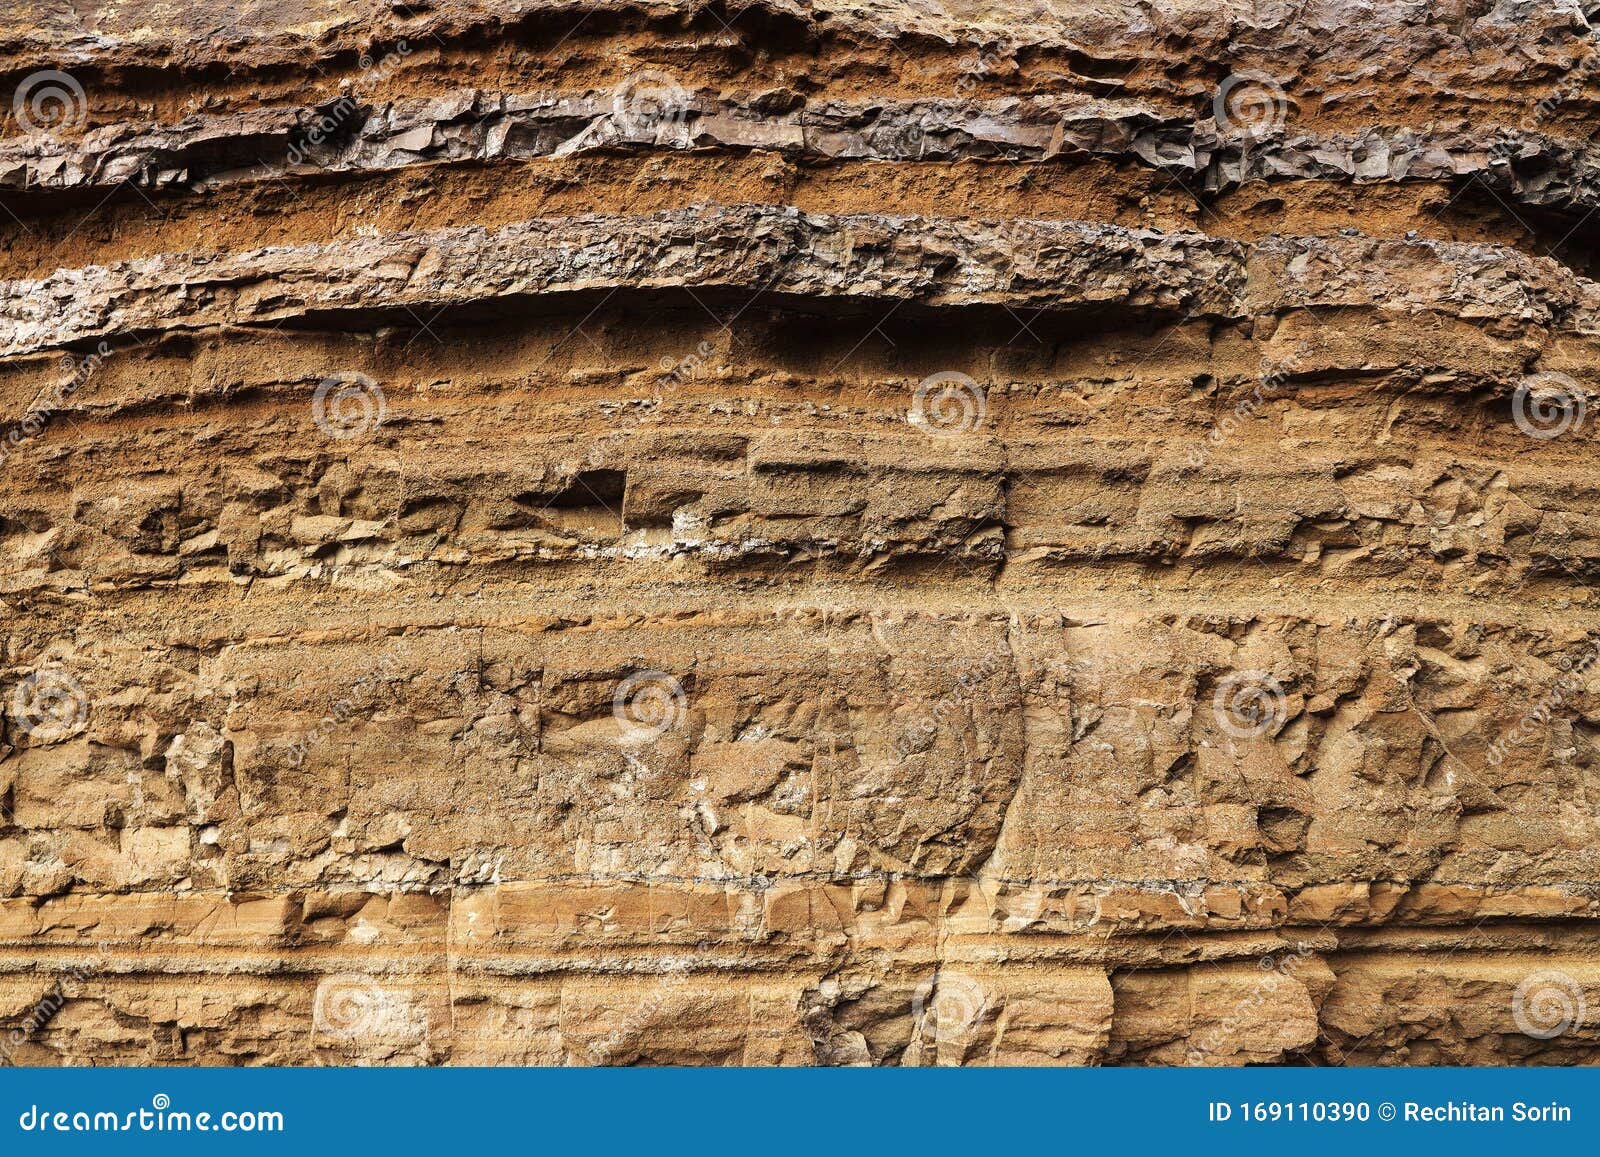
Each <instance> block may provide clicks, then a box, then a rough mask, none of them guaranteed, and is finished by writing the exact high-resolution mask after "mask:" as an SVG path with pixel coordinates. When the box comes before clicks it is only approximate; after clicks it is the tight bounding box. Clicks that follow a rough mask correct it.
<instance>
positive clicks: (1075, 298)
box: [0, 206, 1600, 356]
mask: <svg viewBox="0 0 1600 1157" xmlns="http://www.w3.org/2000/svg"><path fill="white" fill-rule="evenodd" d="M686 288H687V289H688V290H690V291H706V292H711V291H720V292H734V293H738V294H756V295H759V294H769V295H776V296H778V297H785V296H787V297H796V298H805V299H808V300H809V301H810V302H811V303H812V304H811V305H810V307H809V308H812V309H825V308H826V306H824V305H823V304H822V303H825V302H830V301H831V302H833V303H836V305H842V304H847V303H849V302H852V301H854V302H860V301H862V300H872V299H878V300H883V301H889V302H898V303H902V304H906V303H917V304H920V305H923V306H927V307H939V308H945V307H985V306H988V307H1005V308H1011V309H1015V308H1019V307H1021V308H1028V309H1033V310H1083V309H1097V308H1106V307H1113V306H1114V307H1115V308H1117V309H1118V310H1121V311H1132V312H1135V313H1152V314H1167V315H1178V316H1201V317H1208V318H1216V319H1236V320H1242V319H1245V318H1249V317H1253V316H1261V315H1265V314H1274V313H1279V312H1283V311H1289V310H1305V309H1313V308H1318V307H1335V308H1341V309H1348V308H1368V309H1378V310H1384V311H1397V312H1401V313H1415V312H1418V311H1431V312H1436V313H1442V314H1445V315H1448V316H1453V317H1458V318H1461V319H1463V320H1465V321H1468V322H1470V323H1473V324H1475V325H1481V326H1483V327H1485V328H1487V329H1490V330H1492V331H1494V332H1496V333H1498V334H1501V335H1503V336H1506V337H1512V336H1515V335H1517V334H1524V335H1527V334H1532V336H1533V338H1534V339H1535V340H1536V341H1539V342H1542V341H1543V340H1544V339H1545V338H1546V337H1547V336H1548V335H1549V333H1551V332H1552V331H1556V330H1566V331H1570V332H1575V333H1578V332H1584V331H1586V329H1588V328H1592V325H1593V319H1594V318H1595V317H1597V316H1600V287H1597V286H1596V285H1595V284H1594V283H1593V282H1590V281H1587V280H1585V279H1583V278H1579V277H1576V276H1574V275H1573V274H1571V273H1570V272H1569V271H1568V270H1566V269H1565V268H1564V267H1563V266H1562V265H1560V264H1559V263H1558V262H1556V261H1553V260H1551V259H1548V258H1533V257H1528V256H1526V255H1524V254H1521V253H1519V252H1516V251H1514V250H1508V249H1505V248H1503V247H1500V246H1492V245H1473V244H1465V243H1452V242H1435V241H1421V240H1417V241H1373V240H1370V239H1367V238H1363V237H1359V236H1348V237H1347V236H1339V237H1301V238H1293V237H1288V238H1280V237H1274V238H1270V239H1268V240H1265V241H1263V242H1261V243H1259V244H1257V245H1254V246H1248V245H1243V244H1240V243H1238V242H1232V241H1225V240H1219V239H1217V238H1212V237H1207V236H1205V235H1202V234H1161V233H1153V232H1148V231H1142V230H1130V229H1124V228H1120V227H1117V226H1109V225H1097V224H1090V223H1085V222H1077V221H1029V220H1020V221H1006V222H993V221H971V220H963V219H955V218H930V217H897V216H889V215H880V214H857V215H851V216H834V215H827V214H803V213H800V212H797V211H795V210H792V209H783V208H773V207H767V206H739V207H732V208H729V207H707V208H703V209H692V210H681V211H673V212H666V213H658V214H652V215H649V216H643V217H563V218H549V219H542V220H536V221H528V222H524V223H521V224H518V225H513V226H510V227H508V228H505V229H500V230H497V231H494V232H488V231H485V230H484V229H482V228H477V227H467V228H461V229H447V230H434V231H431V232H425V233H403V234H393V235H389V236H384V237H378V238H362V239H359V240H353V241H338V242H332V243H329V244H322V245H304V246H292V247H280V248H270V249H261V250H256V251H253V252H245V253H238V254H230V255H227V256H224V257H200V256H187V255H174V256H162V257H155V258H149V259H145V260H139V261H132V262H126V263H122V264H119V265H113V266H88V267H85V268H82V269H66V270H60V271H58V272H56V273H55V274H52V275H51V276H50V277H47V278H42V279H37V280H24V281H12V282H0V356H16V355H22V354H29V353H35V352H40V351H44V350H50V349H56V348H60V347H63V346H67V345H70V344H72V343H75V342H83V341H87V340H90V339H94V338H106V337H112V336H115V335H118V334H138V333H144V332H153V331H167V330H182V329H197V328H206V327H214V326H221V325H254V324H264V323H281V322H283V321H286V320H289V319H294V318H302V319H306V318H313V317H316V316H322V315H328V314H333V313H340V312H351V311H361V312H365V313H368V314H370V313H372V312H373V311H383V310H390V311H396V312H400V311H406V312H410V311H413V310H415V309H416V308H417V307H427V308H429V309H432V310H435V311H437V310H441V309H444V308H448V307H452V306H463V305H467V304H469V303H474V302H489V301H494V300H500V301H510V300H513V299H519V298H520V299H527V298H533V297H545V296H552V295H570V294H575V293H582V292H595V291H598V292H600V293H602V294H605V293H609V292H610V291H613V290H621V289H627V290H628V291H630V292H632V293H636V294H638V293H650V292H661V291H668V290H671V291H675V292H679V293H681V292H682V291H683V290H684V289H686ZM401 316H402V317H403V316H404V313H402V315H401ZM422 320H423V319H422V318H418V317H415V316H413V321H415V322H417V323H419V324H420V322H421V321H422Z"/></svg>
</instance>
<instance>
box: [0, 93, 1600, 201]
mask: <svg viewBox="0 0 1600 1157" xmlns="http://www.w3.org/2000/svg"><path fill="white" fill-rule="evenodd" d="M656 99H658V100H659V99H666V100H668V102H669V103H668V104H667V105H666V106H665V107H663V108H658V109H655V115H654V116H644V115H642V114H639V113H638V112H637V111H636V110H631V109H630V108H629V107H628V94H627V93H626V92H620V93H619V92H609V91H601V92H584V93H578V94H564V93H533V94H506V93H493V92H484V91H481V90H477V89H464V90H461V91H459V92H456V93H453V94H450V95H449V96H444V97H437V98H427V99H424V98H417V99H409V100H401V101H393V102H385V103H381V104H368V103H364V102H362V101H360V100H358V99H357V98H355V97H353V96H343V97H339V98H337V99H334V100H330V101H328V102H326V103H324V104H322V105H318V106H312V107H296V108H269V109H258V110H254V111H251V112H247V113H237V114H231V115H226V116H195V117H191V118H189V119H187V120H184V121H182V122H180V123H178V124H175V125H155V124H118V125H110V126H107V127H104V128H100V129H96V130H95V131H93V132H91V133H90V134H88V136H87V137H86V138H84V139H83V140H82V141H81V142H77V143H74V144H69V143H64V142H60V141H57V140H55V139H54V138H51V137H48V136H36V137H28V138H22V139H18V140H13V141H10V142H8V143H6V144H4V145H0V188H12V189H17V190H22V191H35V192H40V193H48V192H52V191H59V190H71V189H102V190H103V189H109V188H114V187H116V186H118V185H121V184H124V183H129V184H132V185H135V186H139V187H142V188H190V189H197V190H203V189H206V188H212V187H217V186H222V185H229V184H235V183H239V182H243V181H256V180H267V179H281V178H285V177H297V178H298V177H310V176H316V175H319V174H360V173H375V172H382V171H387V170H391V169H397V168H405V167H408V166H413V165H422V164H432V163H440V162H447V163H468V162H491V161H495V160H498V159H529V158H538V157H561V156H566V155H570V154H572V153H577V152H584V151H589V150H596V149H610V150H623V151H640V150H653V149H660V150H683V149H707V148H710V149H735V150H767V151H776V152H781V153H784V154H787V155H791V156H795V157H800V158H808V159H812V160H816V161H837V160H845V161H849V160H861V161H901V162H915V161H958V160H981V161H1046V160H1052V159H1058V158H1059V159H1062V160H1064V161H1071V160H1072V159H1074V158H1082V157H1097V158H1107V159H1112V160H1120V161H1127V162H1129V163H1132V164H1137V165H1143V166H1148V167H1149V168H1151V169H1153V170H1156V171H1158V172H1162V173H1168V174H1171V175H1172V176H1174V177H1177V178H1179V179H1182V180H1183V181H1184V182H1185V184H1186V185H1187V186H1188V187H1189V188H1191V189H1193V190H1194V191H1195V192H1196V193H1218V192H1225V191H1227V190H1229V189H1233V188H1236V187H1238V186H1239V185H1241V184H1244V183H1246V182H1249V181H1263V180H1264V181H1293V180H1334V181H1350V182H1354V183H1358V184H1360V183H1371V182H1375V181H1381V182H1399V181H1409V182H1418V181H1443V182H1457V181H1460V180H1463V179H1469V178H1478V179H1481V180H1483V181H1484V182H1486V184H1487V185H1488V186H1489V187H1490V188H1492V189H1494V190H1495V191H1497V192H1499V193H1503V194H1504V195H1505V196H1507V197H1508V198H1510V199H1511V200H1513V201H1514V202H1516V203H1519V204H1524V205H1528V206H1532V207H1536V208H1541V209H1549V210H1555V211H1573V212H1580V211H1586V210H1588V209H1592V208H1594V207H1595V206H1596V205H1600V162H1597V160H1596V158H1595V156H1594V151H1593V149H1591V148H1590V147H1589V146H1588V145H1587V144H1585V143H1583V142H1576V141H1568V140H1561V139H1556V138H1553V137H1550V136H1548V135H1545V134H1542V133H1538V132H1527V131H1523V130H1521V129H1506V128H1498V129H1497V128H1493V127H1485V128H1482V129H1479V130H1476V131H1469V130H1467V129H1464V128H1462V129H1455V130H1443V129H1439V128H1436V127H1434V126H1431V125H1430V126H1426V127H1422V128H1413V127H1405V126H1398V127H1397V126H1392V125H1380V126H1374V127H1372V128H1370V129H1367V130H1366V131H1364V132H1359V133H1301V132H1295V131H1294V129H1293V126H1292V125H1291V126H1283V125H1276V126H1273V127H1271V128H1270V129H1269V130H1268V131H1265V132H1262V133H1260V134H1259V135H1258V134H1255V133H1253V132H1250V131H1241V130H1240V129H1236V128H1230V127H1228V126H1219V125H1218V124H1217V123H1216V122H1215V121H1214V120H1213V119H1211V118H1209V117H1208V118H1207V119H1205V120H1198V121H1196V120H1191V119H1187V118H1182V117H1174V116H1170V115H1163V114H1162V113H1161V112H1159V111H1158V110H1156V109H1155V108H1153V107H1151V106H1149V105H1146V104H1140V103H1138V102H1132V101H1107V100H1096V99H1091V98H1085V97H1074V96H1069V97H1027V98H1006V99H999V100H985V101H979V100H965V99H948V100H877V101H841V100H821V101H815V102H812V103H809V104H808V103H804V102H803V101H802V100H801V98H800V97H798V96H796V95H795V94H792V93H788V94H784V99H779V98H778V97H777V96H774V95H773V94H768V96H767V97H766V98H762V99H756V100H753V101H750V100H735V99H731V98H727V97H723V96H719V95H716V94H713V93H710V92H704V91H703V92H698V93H690V92H688V91H687V90H676V89H675V90H673V92H671V93H668V94H666V95H665V96H664V97H663V96H662V94H657V96H656ZM674 101H675V102H677V103H672V102H674Z"/></svg>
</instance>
